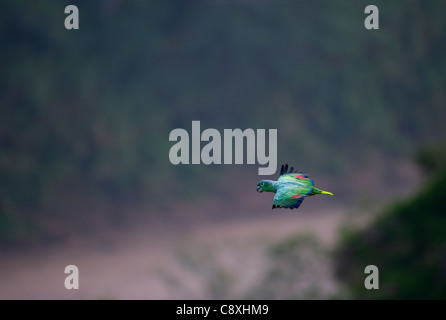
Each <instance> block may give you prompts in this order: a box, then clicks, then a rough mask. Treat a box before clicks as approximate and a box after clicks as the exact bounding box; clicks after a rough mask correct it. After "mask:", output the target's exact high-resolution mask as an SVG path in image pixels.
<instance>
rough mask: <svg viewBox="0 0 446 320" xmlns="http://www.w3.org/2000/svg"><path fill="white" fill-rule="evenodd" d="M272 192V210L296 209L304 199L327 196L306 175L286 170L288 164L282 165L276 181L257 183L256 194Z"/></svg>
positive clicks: (291, 169)
mask: <svg viewBox="0 0 446 320" xmlns="http://www.w3.org/2000/svg"><path fill="white" fill-rule="evenodd" d="M263 191H265V192H274V193H275V194H276V195H275V196H274V200H273V209H275V208H288V209H297V208H299V206H300V205H301V203H302V201H304V199H305V197H307V196H313V195H316V194H329V195H333V194H332V193H331V192H327V191H323V190H320V189H318V188H316V187H315V186H314V183H313V180H311V179H310V178H308V175H307V174H305V173H302V172H299V171H298V170H296V171H294V168H292V167H291V168H290V170H288V164H286V165H282V168H281V170H280V176H279V179H278V180H277V181H272V180H262V181H260V182H259V183H257V192H263Z"/></svg>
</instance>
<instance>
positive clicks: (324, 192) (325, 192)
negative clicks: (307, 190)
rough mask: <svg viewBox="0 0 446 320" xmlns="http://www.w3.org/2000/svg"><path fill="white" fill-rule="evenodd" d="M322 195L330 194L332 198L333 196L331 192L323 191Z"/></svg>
mask: <svg viewBox="0 0 446 320" xmlns="http://www.w3.org/2000/svg"><path fill="white" fill-rule="evenodd" d="M322 194H329V195H330V196H332V195H333V193H331V192H328V191H322Z"/></svg>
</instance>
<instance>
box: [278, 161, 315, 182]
mask: <svg viewBox="0 0 446 320" xmlns="http://www.w3.org/2000/svg"><path fill="white" fill-rule="evenodd" d="M286 181H290V182H291V181H294V182H298V183H301V184H303V185H305V186H307V187H310V188H312V187H313V186H314V182H313V180H311V179H310V178H309V177H308V175H307V174H306V173H303V172H300V171H299V170H294V168H293V167H291V168H289V169H288V164H285V165H282V168H281V169H280V176H279V179H278V180H277V182H286Z"/></svg>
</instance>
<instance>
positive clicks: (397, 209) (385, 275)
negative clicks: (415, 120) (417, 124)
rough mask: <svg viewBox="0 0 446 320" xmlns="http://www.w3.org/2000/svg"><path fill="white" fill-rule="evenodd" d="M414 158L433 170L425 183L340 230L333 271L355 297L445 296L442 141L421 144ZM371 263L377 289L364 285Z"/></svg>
mask: <svg viewBox="0 0 446 320" xmlns="http://www.w3.org/2000/svg"><path fill="white" fill-rule="evenodd" d="M418 161H419V162H420V165H421V166H422V167H423V168H425V169H427V170H425V171H427V172H430V173H431V174H430V176H429V179H428V181H427V182H426V183H425V186H424V187H423V188H422V189H421V190H419V192H418V193H417V194H416V195H414V196H412V197H411V198H408V199H406V200H404V201H401V200H400V201H398V202H394V203H392V204H390V205H388V207H387V208H386V209H385V210H384V211H383V212H381V213H380V214H379V215H378V217H377V218H376V219H375V220H374V221H373V222H372V223H371V224H370V225H369V226H367V227H365V228H364V229H359V230H350V231H349V232H348V233H346V234H345V235H344V239H343V242H342V244H341V245H340V246H339V248H338V250H337V254H336V258H335V261H336V270H337V272H336V273H337V275H338V277H339V279H340V280H341V281H342V282H343V283H346V284H347V287H348V289H349V290H350V293H351V294H352V296H353V297H354V298H360V299H377V298H378V299H445V298H446V277H445V273H446V236H445V232H444V230H446V205H445V201H444V196H445V194H446V147H445V144H444V143H443V145H441V146H437V147H433V146H426V147H424V148H423V149H421V150H420V152H419V153H418ZM433 163H437V164H436V165H433ZM369 264H373V265H376V266H377V267H378V268H379V289H378V290H366V289H365V288H364V279H365V277H366V275H365V274H364V273H363V271H364V268H365V266H367V265H369Z"/></svg>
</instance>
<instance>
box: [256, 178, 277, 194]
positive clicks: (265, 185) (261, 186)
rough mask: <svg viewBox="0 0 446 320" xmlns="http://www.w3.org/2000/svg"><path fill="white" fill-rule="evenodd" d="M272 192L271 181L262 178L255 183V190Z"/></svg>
mask: <svg viewBox="0 0 446 320" xmlns="http://www.w3.org/2000/svg"><path fill="white" fill-rule="evenodd" d="M263 191H265V192H274V188H273V184H272V181H270V180H262V181H260V182H259V183H257V192H263Z"/></svg>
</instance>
